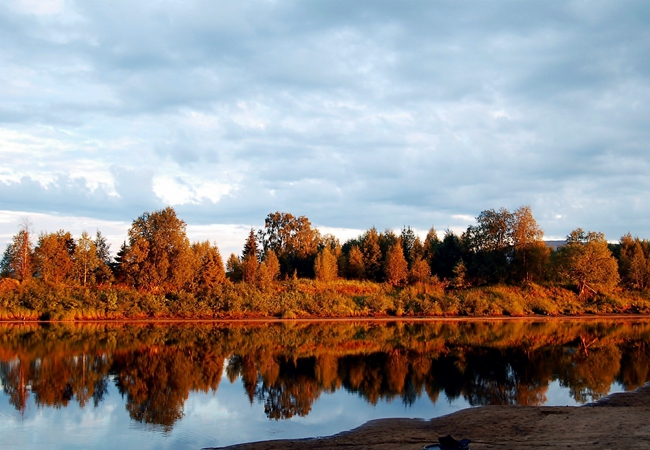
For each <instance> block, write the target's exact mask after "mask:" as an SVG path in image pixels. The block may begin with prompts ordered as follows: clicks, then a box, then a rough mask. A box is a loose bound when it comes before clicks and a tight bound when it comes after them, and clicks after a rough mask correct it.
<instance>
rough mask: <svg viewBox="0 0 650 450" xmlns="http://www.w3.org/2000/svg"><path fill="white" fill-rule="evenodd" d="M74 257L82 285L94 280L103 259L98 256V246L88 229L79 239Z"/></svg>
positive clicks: (79, 281)
mask: <svg viewBox="0 0 650 450" xmlns="http://www.w3.org/2000/svg"><path fill="white" fill-rule="evenodd" d="M73 259H74V268H75V272H76V278H77V282H78V283H79V284H81V285H82V286H86V285H87V284H88V283H89V282H94V277H93V274H94V271H95V270H96V269H97V267H99V265H100V263H101V261H100V259H99V258H98V257H97V246H96V245H95V242H94V241H93V240H92V239H91V238H90V236H89V235H88V233H87V232H86V231H84V232H83V233H81V237H80V238H79V239H77V244H76V245H75V248H74V254H73Z"/></svg>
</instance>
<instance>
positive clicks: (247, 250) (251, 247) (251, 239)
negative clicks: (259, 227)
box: [242, 228, 260, 261]
mask: <svg viewBox="0 0 650 450" xmlns="http://www.w3.org/2000/svg"><path fill="white" fill-rule="evenodd" d="M248 257H251V258H255V259H256V260H258V261H259V257H260V252H259V250H258V249H257V237H256V236H255V230H254V229H253V228H251V231H250V233H248V237H247V238H246V242H245V243H244V251H243V252H242V259H246V258H248Z"/></svg>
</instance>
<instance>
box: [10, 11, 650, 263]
mask: <svg viewBox="0 0 650 450" xmlns="http://www.w3.org/2000/svg"><path fill="white" fill-rule="evenodd" d="M648 23H650V3H648V2H647V1H638V2H635V1H626V2H615V1H608V2H600V1H557V2H554V1H548V2H546V1H545V2H539V1H536V2H532V1H531V2H522V1H519V0H517V1H491V2H466V1H451V0H449V1H414V0H413V1H408V0H407V1H380V0H373V1H363V0H357V1H353V2H351V1H337V0H326V1H319V0H310V1H300V2H297V1H296V2H294V1H291V0H282V1H274V0H260V1H256V0H253V1H245V0H243V1H237V2H233V1H211V0H210V1H207V0H206V1H198V0H197V1H194V0H186V1H182V2H181V1H167V0H158V1H136V0H128V1H127V0H124V1H121V0H110V1H72V0H70V1H69V0H7V1H3V2H1V3H0V161H1V162H0V244H3V246H4V243H6V242H7V240H8V239H9V238H10V237H11V235H12V234H14V233H15V232H16V231H17V228H18V227H17V225H18V223H19V222H20V220H22V219H23V218H27V219H29V220H30V221H31V222H32V224H33V227H34V228H35V230H36V231H37V232H38V231H43V230H47V231H55V230H57V229H59V228H65V229H66V230H70V231H72V232H73V233H75V234H76V233H79V232H80V231H81V230H82V229H87V230H89V231H91V232H94V230H95V229H96V228H99V229H100V230H102V231H103V232H104V233H105V234H108V235H109V236H110V237H111V239H113V241H115V242H119V241H121V240H123V239H124V237H125V233H126V230H127V228H128V226H129V224H130V223H131V221H132V220H133V219H135V218H136V217H137V216H139V215H140V214H142V212H144V211H153V210H156V209H160V208H162V207H164V206H166V205H172V206H173V207H174V208H175V209H176V211H177V213H178V215H179V216H180V217H181V218H182V219H184V220H185V221H186V222H187V223H188V231H189V233H190V236H191V237H192V238H193V239H205V238H209V239H211V240H215V241H216V242H217V243H218V244H219V245H220V246H221V247H225V249H226V250H227V251H230V250H231V249H232V250H233V251H238V252H239V251H240V249H241V246H242V244H243V236H244V235H245V234H246V232H247V230H248V229H250V227H251V226H254V227H256V228H259V227H261V226H262V225H263V221H264V218H265V217H266V215H267V214H268V213H269V212H272V211H286V212H291V213H292V214H294V215H305V216H307V217H308V218H309V219H310V220H311V222H312V223H313V224H314V225H315V226H318V227H322V228H323V229H324V230H325V231H335V233H336V234H338V235H339V236H340V237H341V238H342V239H345V238H347V237H349V236H350V235H355V234H356V233H357V232H358V231H359V230H363V229H367V228H369V227H371V226H376V227H377V228H378V229H380V230H383V229H385V228H394V229H399V228H401V227H402V226H403V225H411V226H413V227H414V228H416V229H418V230H422V231H426V229H428V228H429V227H430V226H432V225H433V226H435V228H436V229H437V230H439V231H443V230H444V229H446V228H451V229H454V230H458V231H460V230H462V229H464V228H465V227H466V226H467V225H468V224H469V223H470V222H471V220H472V218H473V217H475V216H477V215H478V214H479V213H480V212H481V211H482V210H485V209H489V208H499V207H501V206H503V207H506V208H508V209H515V208H517V207H519V206H521V205H530V206H531V207H532V210H533V214H534V215H535V217H536V219H537V220H538V222H539V224H540V225H541V227H542V228H543V229H544V231H545V232H546V235H547V237H548V238H559V237H563V236H565V235H566V234H568V233H569V232H570V231H571V230H572V229H574V228H577V227H582V228H585V229H589V230H596V231H603V232H605V234H606V236H607V238H608V239H610V240H616V239H618V238H619V237H620V236H621V235H622V234H624V233H626V232H628V231H630V232H632V234H635V235H638V236H639V237H644V238H650V214H649V213H648V211H650V195H649V194H650V176H649V173H650V170H649V169H650V167H649V166H650V27H648ZM113 248H114V250H116V248H115V247H113ZM223 250H224V249H223V248H222V251H223Z"/></svg>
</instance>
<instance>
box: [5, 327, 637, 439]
mask: <svg viewBox="0 0 650 450" xmlns="http://www.w3.org/2000/svg"><path fill="white" fill-rule="evenodd" d="M649 344H650V321H643V320H638V321H629V320H625V321H606V322H594V321H589V322H577V321H551V322H531V321H509V322H489V321H484V322H451V323H441V322H432V323H429V322H427V323H422V322H417V323H386V322H379V323H371V322H358V323H354V322H336V323H321V324H313V323H312V324H306V323H290V324H277V323H252V324H241V323H240V324H233V325H230V326H227V325H223V324H221V325H219V324H191V323H190V324H188V323H185V324H133V325H120V324H99V325H98V324H94V325H92V324H91V325H54V326H35V325H29V326H18V325H0V382H1V383H2V391H3V392H4V394H0V449H6V448H21V449H30V448H34V449H36V448H39V449H40V448H48V449H51V448H66V449H70V448H84V449H107V448H138V449H154V448H155V449H164V448H174V449H185V448H187V449H200V448H203V447H208V446H223V445H229V444H233V443H240V442H248V441H255V440H264V439H287V438H300V437H313V436H323V435H330V434H334V433H338V432H341V431H345V430H349V429H352V428H354V427H356V426H359V425H361V424H363V423H365V422H366V421H368V420H371V419H376V418H384V417H415V418H424V419H429V418H431V417H436V416H440V415H445V414H449V413H451V412H454V411H457V410H460V409H463V408H468V407H472V406H479V405H485V404H522V405H541V404H545V405H579V404H583V403H585V402H588V401H593V400H596V399H598V398H601V397H603V396H605V395H607V394H608V393H611V392H616V391H622V390H629V389H634V388H636V387H638V386H639V385H642V384H643V383H645V382H646V381H648V380H649V379H650V345H649Z"/></svg>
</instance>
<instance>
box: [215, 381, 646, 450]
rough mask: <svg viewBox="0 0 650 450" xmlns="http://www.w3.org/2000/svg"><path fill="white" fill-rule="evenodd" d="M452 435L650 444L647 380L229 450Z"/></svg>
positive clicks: (583, 445) (530, 444)
mask: <svg viewBox="0 0 650 450" xmlns="http://www.w3.org/2000/svg"><path fill="white" fill-rule="evenodd" d="M447 434H451V435H452V436H453V437H455V438H457V439H461V438H469V439H471V440H472V444H470V448H471V449H472V450H482V449H536V448H540V449H555V448H564V449H566V448H571V449H600V448H612V449H614V448H616V449H650V384H646V385H645V386H644V387H642V388H639V389H637V390H636V391H634V392H626V393H619V394H613V395H611V396H609V397H607V398H606V399H603V400H601V401H599V402H596V403H592V404H589V405H585V406H580V407H568V406H567V407H544V406H540V407H532V406H485V407H480V408H471V409H466V410H463V411H459V412H456V413H454V414H450V415H447V416H443V417H437V418H434V419H431V420H416V419H381V420H374V421H371V422H368V423H366V424H364V425H362V426H361V427H359V428H356V429H354V430H351V431H347V432H344V433H340V434H337V435H334V436H329V437H322V438H314V439H299V440H279V441H265V442H256V443H249V444H240V445H235V446H230V447H223V448H228V449H233V450H235V449H236V450H271V449H288V450H292V449H296V450H297V449H338V450H341V449H346V448H349V449H357V448H359V449H372V450H388V449H403V450H411V449H412V450H416V449H417V450H421V449H422V448H423V447H424V446H425V445H427V444H431V443H434V442H437V438H438V437H439V436H444V435H447Z"/></svg>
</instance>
